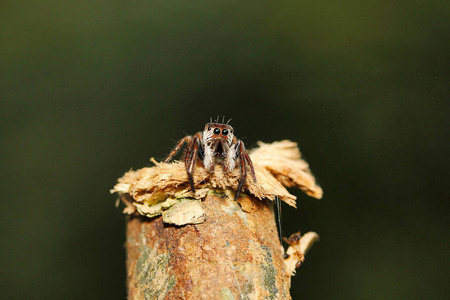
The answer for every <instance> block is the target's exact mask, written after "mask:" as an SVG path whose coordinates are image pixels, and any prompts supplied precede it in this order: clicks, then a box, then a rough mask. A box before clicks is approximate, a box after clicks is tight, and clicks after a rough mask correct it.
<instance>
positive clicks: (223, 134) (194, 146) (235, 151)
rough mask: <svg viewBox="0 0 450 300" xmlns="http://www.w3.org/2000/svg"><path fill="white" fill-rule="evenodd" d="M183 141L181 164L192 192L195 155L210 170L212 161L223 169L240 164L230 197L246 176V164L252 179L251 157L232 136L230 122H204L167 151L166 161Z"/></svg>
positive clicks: (230, 169) (239, 190) (240, 186)
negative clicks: (237, 178)
mask: <svg viewBox="0 0 450 300" xmlns="http://www.w3.org/2000/svg"><path fill="white" fill-rule="evenodd" d="M185 142H186V143H187V144H188V145H187V148H186V152H185V154H184V164H185V166H186V172H187V175H188V178H189V183H190V185H191V190H192V192H194V193H195V187H194V178H193V174H194V168H195V164H196V162H197V159H200V160H201V161H202V162H203V167H204V168H205V169H206V170H208V171H209V172H211V173H212V172H214V166H215V165H216V164H219V165H222V166H223V170H224V172H226V173H228V172H230V171H232V170H234V169H235V168H237V167H240V170H241V177H240V179H239V185H238V189H237V191H236V195H235V197H234V199H235V200H237V199H238V197H239V194H240V192H241V190H242V187H243V185H244V182H245V179H246V178H247V168H250V172H251V175H252V177H253V181H254V182H256V175H255V170H254V168H253V163H252V160H251V159H250V157H249V156H248V152H247V150H246V149H245V146H244V143H243V142H242V141H241V140H238V139H237V138H236V137H235V136H234V130H233V127H231V126H230V125H228V124H222V123H218V122H217V121H216V122H210V123H207V124H206V125H205V129H204V130H203V132H200V131H199V132H197V133H196V134H195V135H194V136H190V135H188V136H185V137H184V138H182V139H181V140H180V141H179V142H178V144H177V145H176V146H175V148H174V149H173V150H172V152H170V154H169V156H168V157H167V158H166V160H165V162H166V163H167V162H169V161H170V159H171V158H172V157H173V156H174V155H175V154H176V153H177V152H178V150H180V148H181V146H183V144H184V143H185Z"/></svg>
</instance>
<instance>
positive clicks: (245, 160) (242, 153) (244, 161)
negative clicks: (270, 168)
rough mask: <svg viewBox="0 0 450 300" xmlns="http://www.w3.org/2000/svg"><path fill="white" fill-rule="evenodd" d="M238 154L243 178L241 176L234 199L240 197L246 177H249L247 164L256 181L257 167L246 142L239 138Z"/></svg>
mask: <svg viewBox="0 0 450 300" xmlns="http://www.w3.org/2000/svg"><path fill="white" fill-rule="evenodd" d="M236 155H239V159H240V163H241V178H239V184H238V188H237V191H236V195H235V196H234V200H237V199H238V198H239V194H240V193H241V190H242V187H243V186H244V182H245V179H246V178H247V166H249V167H250V172H251V174H252V178H253V181H254V182H256V175H255V169H254V167H253V163H252V160H251V159H250V156H248V152H247V150H246V149H245V146H244V143H243V142H242V141H241V140H239V141H238V142H237V145H236Z"/></svg>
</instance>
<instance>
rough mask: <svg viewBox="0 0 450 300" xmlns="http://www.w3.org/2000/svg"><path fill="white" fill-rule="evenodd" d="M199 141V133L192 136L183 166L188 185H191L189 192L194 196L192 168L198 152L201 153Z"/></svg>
mask: <svg viewBox="0 0 450 300" xmlns="http://www.w3.org/2000/svg"><path fill="white" fill-rule="evenodd" d="M200 141H201V133H200V132H199V133H197V134H195V135H194V137H193V138H192V140H191V142H190V143H189V145H188V147H187V149H186V155H185V158H184V164H185V166H186V173H187V175H188V179H189V184H190V185H191V190H192V192H193V193H194V194H195V187H194V168H195V163H196V162H197V158H198V156H199V152H200V153H201V151H202V148H201V145H200Z"/></svg>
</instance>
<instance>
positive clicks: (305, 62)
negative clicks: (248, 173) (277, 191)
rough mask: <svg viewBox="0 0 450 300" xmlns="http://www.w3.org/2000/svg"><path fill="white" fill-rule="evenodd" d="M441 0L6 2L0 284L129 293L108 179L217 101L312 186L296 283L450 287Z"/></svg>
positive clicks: (391, 294)
mask: <svg viewBox="0 0 450 300" xmlns="http://www.w3.org/2000/svg"><path fill="white" fill-rule="evenodd" d="M446 2H447V1H427V0H422V1H350V0H344V1H250V2H246V3H242V1H233V0H231V1H230V0H227V1H216V0H214V1H168V0H166V1H153V0H147V1H133V0H131V1H119V0H109V1H55V0H44V1H31V0H23V1H6V2H5V1H3V2H2V3H1V6H0V55H1V56H0V59H1V60H0V134H1V143H0V159H1V172H0V174H1V178H0V182H1V186H0V188H1V212H2V215H1V218H0V224H1V227H0V230H1V231H0V232H1V237H0V238H1V248H0V251H1V253H0V284H1V288H0V293H1V298H2V299H123V298H125V262H124V258H125V253H124V249H123V243H124V239H125V237H124V217H123V216H122V215H121V211H120V210H118V209H116V208H115V207H114V202H115V196H113V195H110V194H109V189H110V188H111V187H112V186H113V185H114V184H115V181H116V179H117V178H118V177H120V176H121V175H122V174H123V173H124V172H125V171H127V170H129V169H130V168H135V169H136V168H140V167H143V166H148V165H150V162H149V158H150V157H152V156H154V157H155V158H157V159H162V158H164V157H165V155H167V153H168V152H169V150H170V149H171V147H172V146H173V145H174V143H175V141H176V140H178V139H179V138H181V137H182V136H184V135H185V134H186V133H189V134H192V133H195V132H196V131H198V130H200V129H202V127H203V125H204V123H205V122H207V121H208V120H209V118H210V117H211V116H216V115H219V114H220V115H225V116H226V117H227V118H232V119H233V120H232V122H231V124H232V125H233V126H234V128H235V131H236V134H237V136H238V137H239V138H241V139H243V140H244V142H245V143H246V145H247V147H248V148H251V147H252V146H255V145H256V142H257V141H258V140H262V141H265V142H271V141H274V140H281V139H291V140H293V141H296V142H298V143H299V145H300V148H301V150H302V152H303V153H304V155H305V157H306V159H307V160H308V161H309V163H310V164H311V168H312V170H313V172H314V173H315V174H316V176H317V177H318V180H319V182H320V183H321V185H322V187H323V189H324V191H325V197H324V199H323V200H316V199H312V198H309V197H307V196H306V195H304V194H302V193H301V192H299V191H296V190H293V191H292V192H293V193H295V194H296V195H297V196H298V197H299V201H298V210H294V209H292V208H290V207H288V206H287V205H283V214H284V215H283V216H284V220H283V228H284V232H285V234H286V235H288V234H290V233H293V232H295V231H297V230H298V229H300V230H301V231H303V232H306V231H308V230H314V231H317V232H318V233H319V234H320V236H321V241H320V243H318V244H316V245H315V246H314V247H313V249H312V251H311V252H310V254H309V255H308V256H307V260H306V263H305V264H304V265H303V266H302V268H301V269H299V271H298V275H297V276H296V277H294V278H293V280H292V295H293V298H294V299H431V298H433V299H445V298H447V297H448V296H449V294H450V288H449V268H450V261H449V236H450V235H449V234H450V230H449V228H450V226H449V225H450V224H449V223H450V222H449V203H448V201H449V200H450V194H449V189H448V184H449V158H448V155H449V151H448V148H449V146H450V142H449V128H450V126H449V125H450V122H449V113H450V109H449V108H450V105H449V98H450V97H449V95H450V93H449V79H450V78H449V75H450V58H449V53H450V39H449V36H450V30H449V21H448V17H449V15H450V10H449V6H448V3H447V5H446Z"/></svg>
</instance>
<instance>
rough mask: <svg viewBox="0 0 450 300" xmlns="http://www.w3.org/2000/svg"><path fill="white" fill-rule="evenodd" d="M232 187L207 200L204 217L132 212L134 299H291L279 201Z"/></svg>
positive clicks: (128, 245)
mask: <svg viewBox="0 0 450 300" xmlns="http://www.w3.org/2000/svg"><path fill="white" fill-rule="evenodd" d="M245 197H246V198H242V199H241V200H243V201H240V202H241V203H246V205H242V206H243V207H244V208H246V207H249V206H248V203H249V201H251V204H252V205H251V207H252V209H251V211H248V212H244V211H243V209H242V207H241V205H240V204H239V203H238V202H236V201H233V199H232V198H230V197H229V196H227V194H225V193H209V194H208V195H207V196H206V198H205V199H203V201H202V205H203V208H204V210H205V212H206V220H205V222H204V223H202V224H194V225H185V226H174V225H167V224H164V223H163V220H162V217H157V218H153V219H148V218H145V217H141V216H139V217H138V216H133V217H129V219H128V221H127V241H126V244H125V246H126V250H127V272H128V274H127V275H128V278H127V286H128V298H129V299H158V300H160V299H209V300H211V299H291V297H290V295H289V288H290V274H288V272H286V269H285V264H284V259H283V252H282V247H281V245H280V241H279V239H278V234H277V229H276V223H275V218H274V212H273V205H272V202H271V201H269V200H266V201H260V200H258V199H255V198H253V197H252V196H245Z"/></svg>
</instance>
